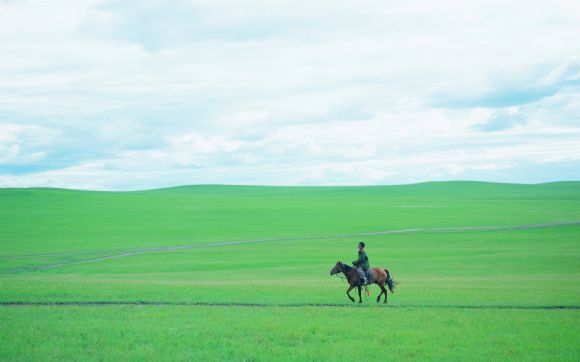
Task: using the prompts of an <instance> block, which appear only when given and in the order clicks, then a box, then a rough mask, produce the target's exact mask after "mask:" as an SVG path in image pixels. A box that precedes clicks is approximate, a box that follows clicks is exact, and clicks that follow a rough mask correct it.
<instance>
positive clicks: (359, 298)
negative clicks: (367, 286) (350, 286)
mask: <svg viewBox="0 0 580 362" xmlns="http://www.w3.org/2000/svg"><path fill="white" fill-rule="evenodd" d="M361 290H362V287H361V286H360V285H359V286H358V302H359V303H362V297H361V295H360V291H361ZM353 302H354V300H353Z"/></svg>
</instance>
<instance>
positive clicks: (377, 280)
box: [330, 261, 396, 303]
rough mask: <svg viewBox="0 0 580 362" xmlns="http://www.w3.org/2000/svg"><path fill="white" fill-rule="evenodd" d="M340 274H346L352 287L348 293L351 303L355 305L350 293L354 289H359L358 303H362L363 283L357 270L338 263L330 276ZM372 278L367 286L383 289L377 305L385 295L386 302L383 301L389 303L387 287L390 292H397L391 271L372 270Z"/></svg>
mask: <svg viewBox="0 0 580 362" xmlns="http://www.w3.org/2000/svg"><path fill="white" fill-rule="evenodd" d="M340 273H343V274H344V276H345V277H346V280H347V281H348V284H349V285H350V287H349V288H348V290H347V291H346V295H347V296H348V298H349V299H350V300H351V302H353V303H354V298H353V297H351V295H350V291H351V290H353V289H354V288H358V302H359V303H362V297H361V289H362V283H360V282H359V276H358V273H357V270H356V268H353V267H351V266H348V265H346V264H344V263H342V262H340V261H339V262H337V263H336V265H335V266H334V268H332V270H330V275H335V274H340ZM370 276H371V280H370V281H369V283H367V285H368V284H377V285H378V286H379V288H381V292H380V293H379V295H378V296H377V303H378V302H379V300H380V299H381V295H383V294H384V295H385V300H384V301H383V303H387V289H386V288H385V285H386V286H387V287H388V288H389V290H390V291H391V292H392V293H394V292H395V290H394V289H395V284H396V282H394V281H393V279H392V278H391V274H390V273H389V271H388V270H387V269H383V268H371V269H370Z"/></svg>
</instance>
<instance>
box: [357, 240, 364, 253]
mask: <svg viewBox="0 0 580 362" xmlns="http://www.w3.org/2000/svg"><path fill="white" fill-rule="evenodd" d="M364 249H365V243H364V241H361V242H360V243H358V250H361V251H362V250H364Z"/></svg>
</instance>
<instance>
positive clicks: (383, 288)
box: [377, 284, 387, 304]
mask: <svg viewBox="0 0 580 362" xmlns="http://www.w3.org/2000/svg"><path fill="white" fill-rule="evenodd" d="M379 286H380V287H381V289H382V293H385V301H384V302H383V303H385V304H387V289H386V288H385V285H384V284H383V285H379ZM377 302H378V301H377Z"/></svg>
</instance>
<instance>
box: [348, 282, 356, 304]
mask: <svg viewBox="0 0 580 362" xmlns="http://www.w3.org/2000/svg"><path fill="white" fill-rule="evenodd" d="M353 289H354V287H353V286H352V285H351V286H350V288H348V290H347V291H346V295H347V296H348V299H350V301H351V302H353V303H354V298H353V297H351V296H350V291H351V290H353Z"/></svg>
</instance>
